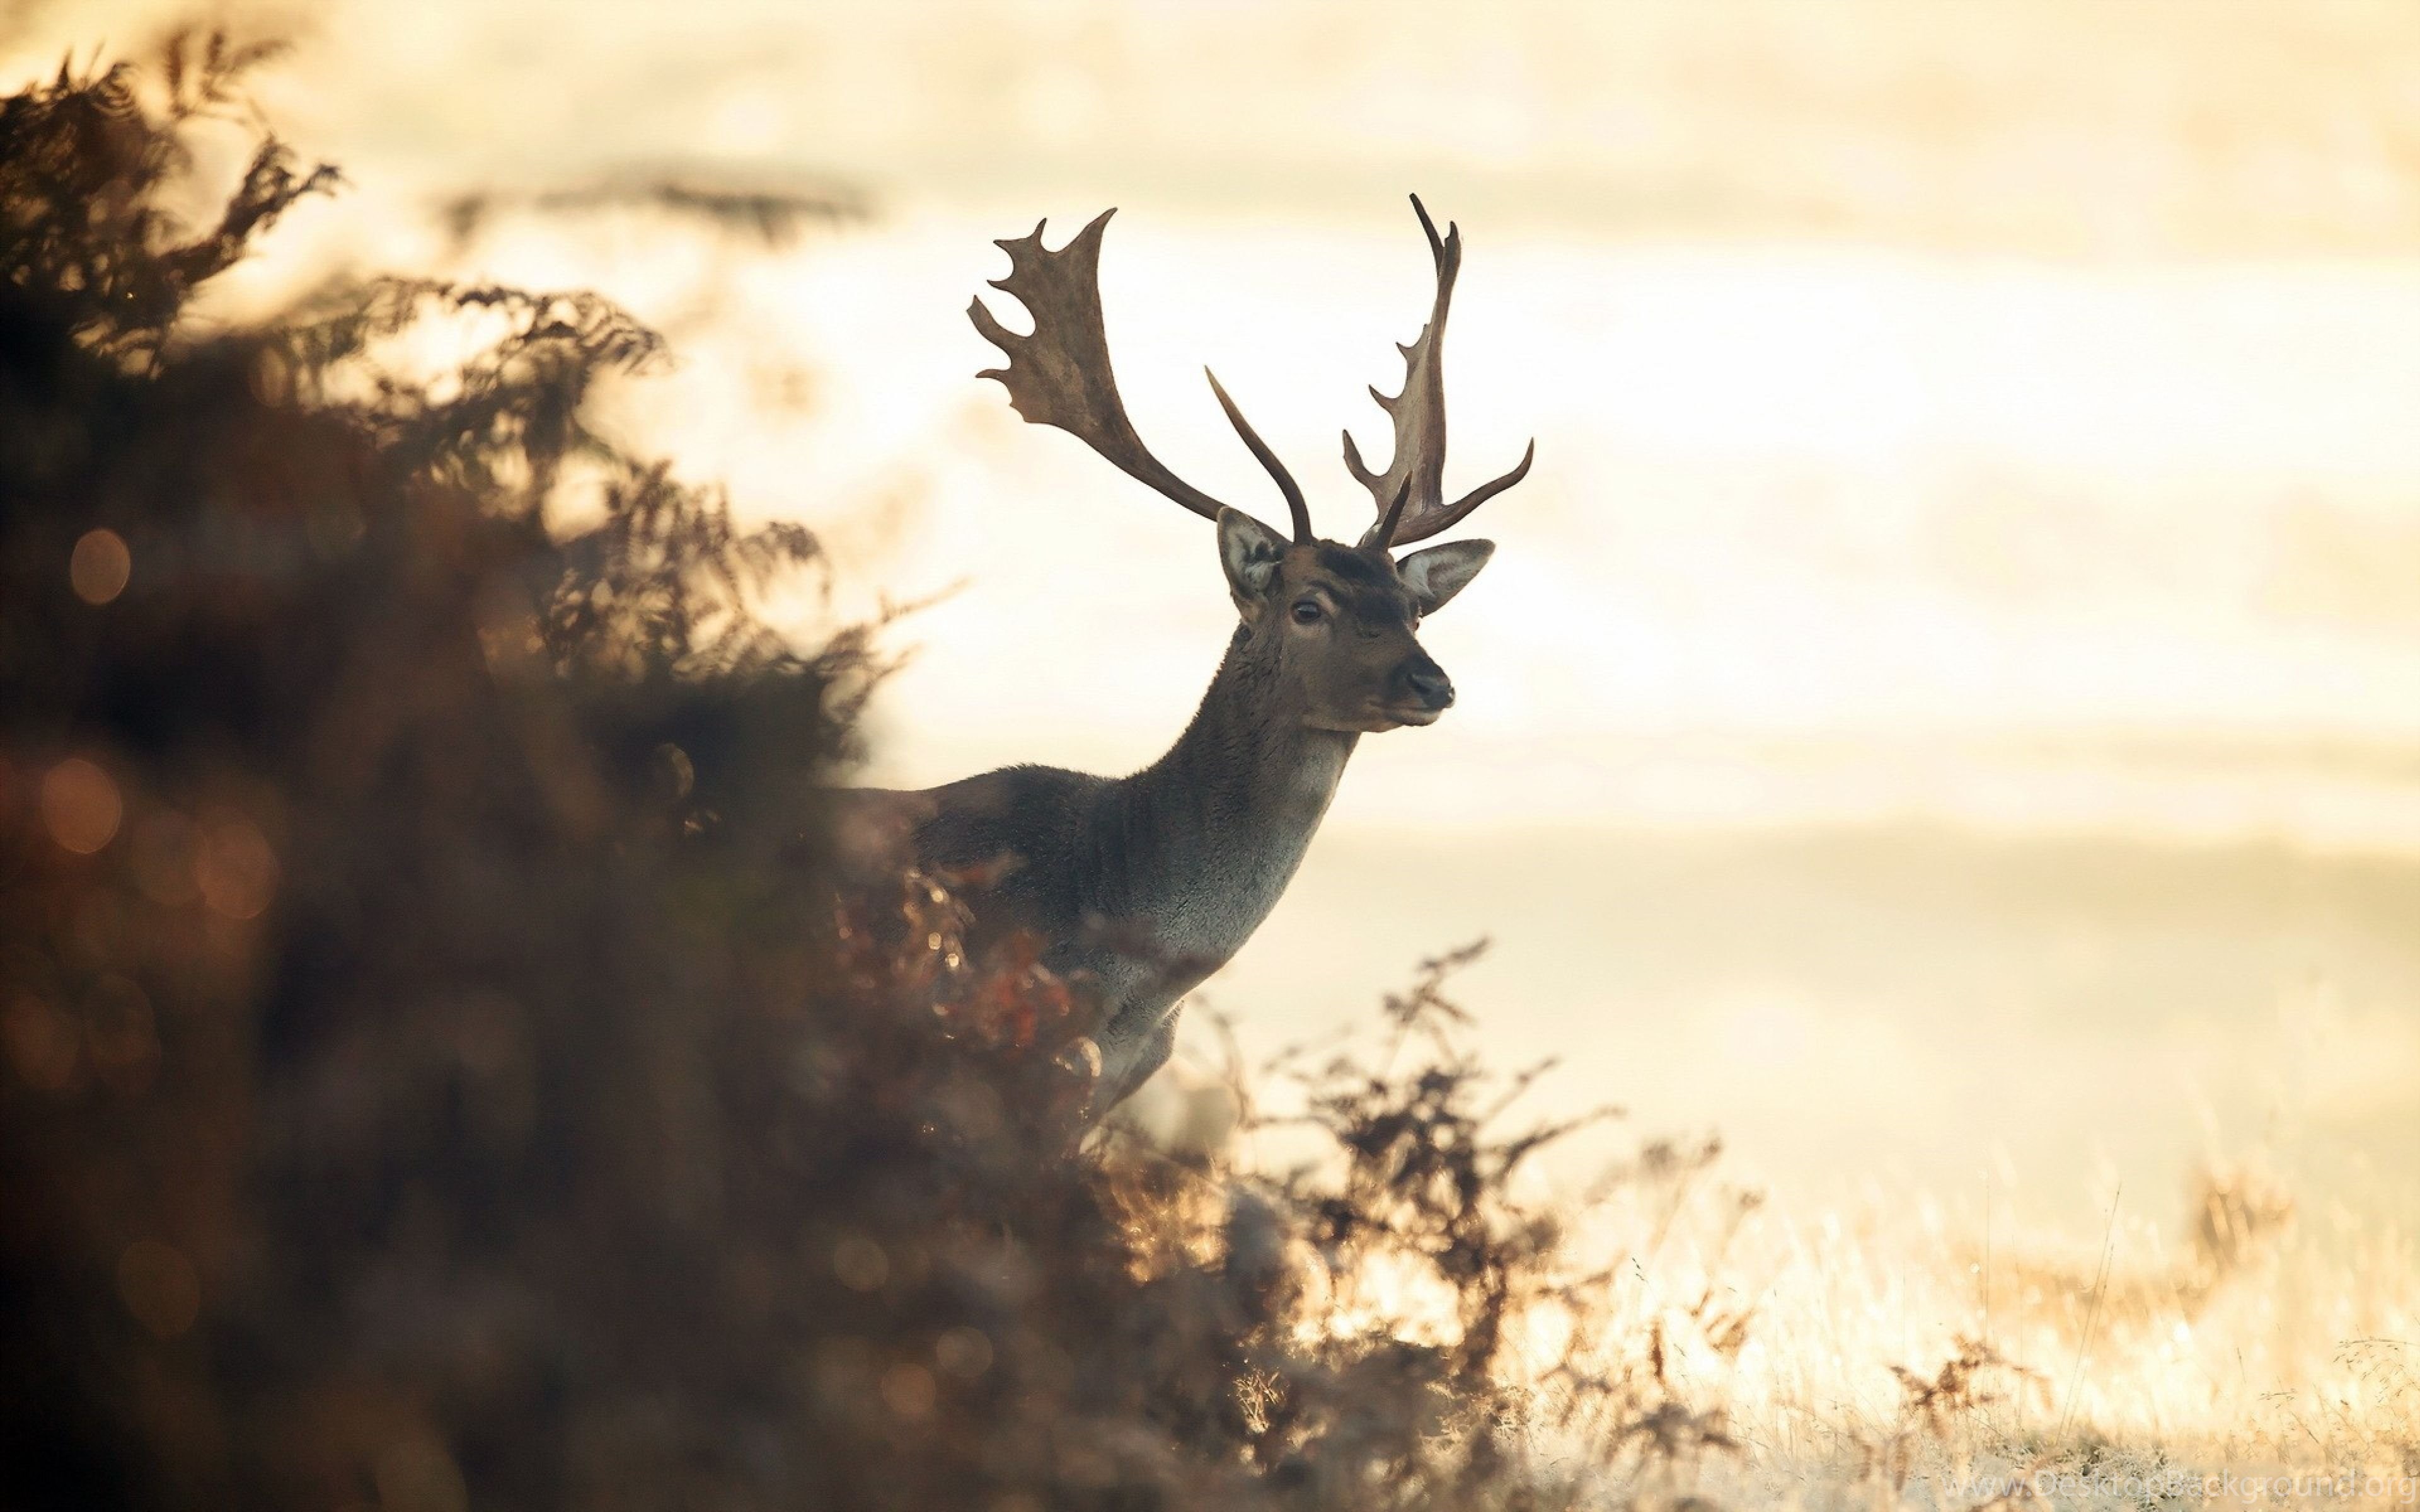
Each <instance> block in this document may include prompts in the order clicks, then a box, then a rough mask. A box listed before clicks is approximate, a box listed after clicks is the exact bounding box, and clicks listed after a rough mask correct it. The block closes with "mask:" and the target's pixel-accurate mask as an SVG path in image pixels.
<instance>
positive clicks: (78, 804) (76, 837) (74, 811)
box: [42, 756, 126, 856]
mask: <svg viewBox="0 0 2420 1512" xmlns="http://www.w3.org/2000/svg"><path fill="white" fill-rule="evenodd" d="M125 816H126V805H125V802H124V800H122V799H120V798H119V797H118V795H117V784H116V782H113V781H111V780H110V779H109V774H108V773H107V772H104V771H102V770H101V768H100V767H98V766H95V765H94V764H92V763H90V762H88V761H85V759H84V758H83V757H81V756H71V757H70V758H68V759H67V760H66V761H63V762H61V763H59V764H57V765H56V766H54V767H52V768H51V770H50V773H49V775H47V776H46V777H44V778H43V779H42V823H43V824H44V825H47V826H48V827H49V829H50V831H51V838H52V839H53V840H54V841H58V842H59V844H60V845H61V846H63V847H64V848H66V849H68V850H70V851H73V852H75V853H76V854H77V855H78V856H90V855H91V854H92V853H93V852H95V851H97V850H99V849H101V847H102V846H104V845H106V844H108V843H109V841H110V839H111V837H113V836H115V835H116V833H117V822H118V821H119V820H120V819H122V818H124V817H125Z"/></svg>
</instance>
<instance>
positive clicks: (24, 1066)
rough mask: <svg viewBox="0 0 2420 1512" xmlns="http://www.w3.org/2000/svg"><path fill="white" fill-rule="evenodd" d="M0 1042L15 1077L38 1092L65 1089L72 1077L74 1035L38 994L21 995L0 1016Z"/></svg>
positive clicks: (66, 1023) (74, 1051) (74, 1050)
mask: <svg viewBox="0 0 2420 1512" xmlns="http://www.w3.org/2000/svg"><path fill="white" fill-rule="evenodd" d="M0 1045H5V1046H6V1048H7V1053H8V1065H9V1069H11V1070H12V1071H14V1072H16V1073H17V1079H18V1080H20V1081H22V1082H23V1083H24V1084H25V1085H26V1086H28V1087H30V1088H34V1089H35V1090H36V1091H39V1092H64V1091H66V1090H67V1089H68V1088H69V1086H70V1084H71V1083H72V1082H73V1081H74V1080H75V1071H76V1053H77V1035H76V1031H75V1026H74V1025H73V1024H71V1023H70V1022H69V1021H68V1018H67V1016H66V1015H65V1014H62V1013H61V1012H60V1011H58V1010H57V1009H54V1008H53V1007H52V1006H51V1005H50V1004H48V1003H45V1002H43V1001H42V1000H41V999H40V998H39V997H20V998H18V999H17V1000H16V1001H15V1002H13V1003H11V1004H9V1005H8V1016H7V1017H6V1018H5V1019H0Z"/></svg>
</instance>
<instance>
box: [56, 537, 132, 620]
mask: <svg viewBox="0 0 2420 1512" xmlns="http://www.w3.org/2000/svg"><path fill="white" fill-rule="evenodd" d="M133 571H134V555H133V553H132V552H131V551H129V550H127V549H126V539H125V537H123V536H121V535H119V534H118V533H117V532H116V531H86V532H84V535H83V538H82V539H80V540H78V541H77V542H76V544H75V550H74V551H73V552H72V553H70V555H69V557H68V581H69V583H70V584H71V585H72V586H73V587H74V588H75V594H76V597H78V598H81V599H83V600H84V601H85V603H87V604H106V603H108V602H109V601H110V600H111V599H113V598H116V596H117V595H118V594H122V593H124V592H126V579H128V578H129V577H131V576H132V574H133Z"/></svg>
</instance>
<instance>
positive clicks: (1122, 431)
mask: <svg viewBox="0 0 2420 1512" xmlns="http://www.w3.org/2000/svg"><path fill="white" fill-rule="evenodd" d="M1116 213H1117V211H1116V210H1114V209H1109V210H1103V211H1102V212H1101V213H1100V214H1099V215H1097V216H1095V217H1094V219H1093V222H1092V224H1089V225H1087V226H1085V227H1084V229H1082V230H1081V231H1078V232H1077V233H1076V237H1075V239H1074V240H1072V241H1070V242H1068V243H1067V244H1066V245H1065V246H1063V247H1062V248H1060V249H1059V250H1058V251H1057V252H1052V251H1050V250H1049V249H1048V248H1047V247H1045V246H1043V244H1042V225H1043V224H1046V223H1037V224H1035V225H1034V227H1033V234H1032V236H1028V237H1017V238H1015V239H1005V240H1002V241H1001V242H1000V243H999V246H1000V248H1001V251H1003V252H1005V253H1007V254H1008V262H1009V272H1008V276H1007V277H1006V278H995V279H993V280H992V281H991V285H992V287H994V288H996V289H999V290H1001V292H1002V293H1004V294H1010V295H1014V296H1015V297H1016V301H1017V302H1019V303H1020V304H1023V305H1024V306H1025V308H1026V309H1027V310H1028V311H1030V312H1031V313H1032V316H1033V333H1032V335H1030V336H1020V335H1018V334H1017V333H1016V332H1013V331H1011V330H1009V329H1008V328H1007V327H1005V326H1003V325H1001V323H1000V321H999V320H998V319H996V318H995V317H994V316H993V315H992V313H991V311H990V310H989V309H987V308H985V305H984V301H983V300H982V299H981V298H980V297H978V298H977V299H976V300H975V301H974V302H973V303H972V304H970V305H969V306H968V307H967V317H968V318H969V319H970V320H972V321H973V322H974V323H975V329H976V330H977V331H979V332H982V333H983V337H984V339H985V341H988V342H990V343H991V344H992V345H993V346H995V347H999V348H1000V349H1001V351H1002V352H1003V353H1005V354H1007V357H1008V365H1007V366H1006V367H995V368H990V369H988V370H986V371H985V372H982V373H979V374H977V375H976V377H978V378H998V379H999V380H1000V383H1001V387H1002V388H1004V389H1006V390H1007V391H1008V401H1009V403H1010V404H1011V405H1012V406H1014V407H1015V408H1016V412H1017V413H1018V414H1020V415H1023V416H1024V417H1025V418H1026V419H1027V420H1029V421H1031V422H1032V423H1033V424H1037V425H1056V426H1058V427H1059V428H1060V429H1061V430H1063V431H1065V432H1067V433H1068V434H1069V435H1071V436H1074V437H1075V438H1076V439H1077V440H1080V441H1082V442H1083V443H1084V444H1085V445H1087V446H1089V447H1091V448H1092V449H1093V450H1094V451H1095V452H1098V453H1100V454H1101V455H1103V456H1105V457H1107V458H1109V460H1110V461H1111V462H1113V463H1115V464H1116V465H1117V467H1118V469H1119V470H1120V471H1123V472H1125V473H1126V474H1127V475H1128V476H1129V477H1132V478H1134V479H1136V480H1137V481H1139V482H1141V483H1144V484H1148V485H1149V486H1152V487H1154V488H1156V489H1157V490H1159V491H1160V492H1161V493H1163V494H1166V495H1167V496H1168V497H1169V498H1171V499H1173V500H1175V501H1177V502H1178V503H1180V504H1183V505H1184V506H1185V507H1186V508H1187V509H1189V510H1191V511H1193V512H1194V513H1195V514H1197V515H1201V516H1204V517H1208V518H1211V519H1216V518H1218V511H1219V509H1220V508H1221V507H1222V506H1221V505H1220V504H1219V502H1218V500H1216V499H1213V498H1211V497H1210V496H1209V495H1208V494H1206V493H1203V492H1202V490H1201V489H1199V488H1196V487H1195V486H1192V485H1191V484H1189V483H1187V482H1186V481H1185V480H1184V479H1183V478H1180V477H1178V476H1177V475H1176V474H1175V473H1173V472H1171V471H1169V470H1168V468H1167V466H1166V465H1165V464H1163V463H1162V462H1161V461H1160V460H1159V458H1157V457H1156V456H1154V455H1152V454H1151V448H1149V447H1147V446H1145V445H1143V443H1142V438H1141V437H1140V436H1138V435H1136V434H1135V428H1134V423H1133V422H1132V421H1129V420H1128V419H1127V418H1126V407H1125V401H1124V400H1123V399H1121V398H1119V397H1118V380H1117V377H1116V375H1115V374H1114V373H1112V372H1111V371H1110V369H1109V334H1108V332H1107V331H1106V330H1105V329H1104V328H1103V325H1102V321H1101V233H1102V231H1103V230H1104V229H1106V228H1107V227H1108V225H1109V217H1110V216H1112V215H1115V214H1116ZM1202 371H1203V373H1204V374H1208V375H1209V377H1210V388H1211V392H1213V393H1216V394H1218V407H1219V408H1220V409H1224V410H1225V411H1226V412H1227V419H1228V420H1229V421H1230V422H1231V423H1232V424H1233V425H1234V427H1235V432H1236V434H1237V435H1239V436H1241V437H1243V438H1244V444H1245V445H1246V446H1249V447H1250V448H1251V449H1252V455H1254V456H1255V457H1257V458H1259V459H1260V463H1261V466H1263V467H1264V468H1266V469H1267V470H1268V473H1269V476H1270V477H1271V478H1274V479H1276V480H1277V486H1278V491H1279V492H1280V493H1282V494H1284V495H1285V501H1286V508H1287V509H1288V510H1289V511H1290V512H1291V513H1292V514H1293V516H1294V538H1295V540H1297V541H1310V540H1312V539H1314V537H1313V535H1312V533H1311V509H1310V506H1309V505H1308V504H1306V503H1305V502H1304V501H1303V497H1302V489H1301V488H1300V487H1298V486H1295V481H1294V478H1293V475H1292V474H1290V473H1288V472H1287V471H1286V470H1285V465H1284V464H1283V463H1281V462H1280V461H1279V460H1278V458H1277V454H1276V453H1274V452H1272V451H1270V450H1269V448H1268V443H1266V442H1265V441H1264V440H1261V438H1260V436H1259V434H1258V433H1257V432H1255V431H1254V430H1253V429H1252V427H1251V425H1250V424H1249V423H1247V422H1246V421H1245V419H1244V414H1243V411H1242V410H1240V409H1236V408H1235V402H1234V401H1233V399H1230V398H1229V397H1227V391H1226V390H1225V389H1223V388H1221V387H1219V384H1218V376H1217V375H1215V374H1210V373H1209V369H1207V368H1204V369H1202Z"/></svg>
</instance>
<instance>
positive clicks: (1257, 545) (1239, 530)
mask: <svg viewBox="0 0 2420 1512" xmlns="http://www.w3.org/2000/svg"><path fill="white" fill-rule="evenodd" d="M1285 551H1286V542H1285V537H1283V536H1281V535H1280V534H1278V532H1275V531H1273V530H1270V529H1269V528H1268V527H1267V526H1265V525H1264V524H1262V523H1261V522H1260V521H1259V520H1256V519H1254V518H1253V517H1251V516H1249V515H1247V514H1245V513H1244V512H1243V511H1242V510H1240V509H1222V510H1220V511H1218V564H1219V565H1220V566H1221V567H1224V568H1225V569H1227V592H1228V593H1229V594H1232V595H1233V597H1234V600H1235V609H1236V611H1237V612H1238V613H1240V614H1242V615H1243V616H1244V620H1245V623H1247V624H1249V623H1250V622H1251V621H1252V620H1254V619H1255V618H1257V617H1258V616H1259V614H1260V612H1261V604H1262V601H1263V600H1264V599H1265V598H1266V597H1267V596H1268V592H1269V585H1270V584H1272V583H1274V582H1276V581H1277V578H1278V563H1280V561H1281V560H1283V559H1284V557H1285Z"/></svg>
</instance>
